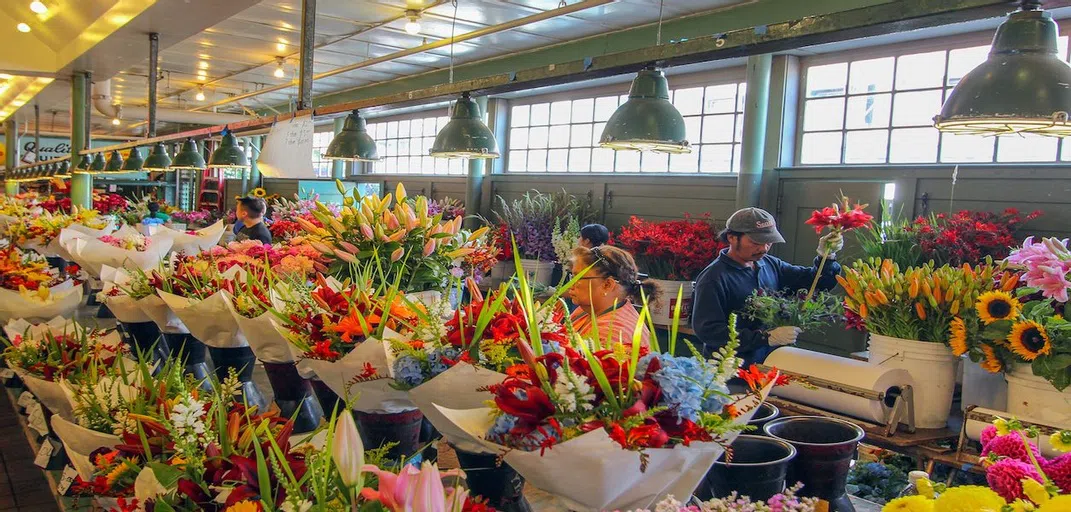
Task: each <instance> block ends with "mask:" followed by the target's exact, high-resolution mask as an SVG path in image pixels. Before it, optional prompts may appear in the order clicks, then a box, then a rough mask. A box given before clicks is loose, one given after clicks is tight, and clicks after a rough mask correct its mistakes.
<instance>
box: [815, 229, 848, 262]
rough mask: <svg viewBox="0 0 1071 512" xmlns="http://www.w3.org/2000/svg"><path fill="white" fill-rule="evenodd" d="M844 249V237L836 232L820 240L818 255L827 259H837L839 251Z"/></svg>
mask: <svg viewBox="0 0 1071 512" xmlns="http://www.w3.org/2000/svg"><path fill="white" fill-rule="evenodd" d="M843 248H844V237H843V236H841V234H840V233H838V232H836V231H831V232H829V233H827V234H826V235H825V236H823V237H822V238H819V239H818V255H819V256H825V257H827V258H835V257H836V256H837V251H840V250H841V249H843Z"/></svg>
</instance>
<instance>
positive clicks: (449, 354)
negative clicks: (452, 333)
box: [428, 347, 461, 377]
mask: <svg viewBox="0 0 1071 512" xmlns="http://www.w3.org/2000/svg"><path fill="white" fill-rule="evenodd" d="M460 354H461V350H460V349H457V348H454V347H446V348H437V349H435V350H432V351H431V352H429V353H428V365H429V369H430V370H431V376H432V377H434V376H436V375H438V374H440V373H442V372H445V371H446V370H449V369H450V366H449V365H448V364H446V362H444V361H443V359H450V360H452V361H456V360H457V358H458V356H459V355H460Z"/></svg>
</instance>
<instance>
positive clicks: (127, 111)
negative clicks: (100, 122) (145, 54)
mask: <svg viewBox="0 0 1071 512" xmlns="http://www.w3.org/2000/svg"><path fill="white" fill-rule="evenodd" d="M93 108H95V109H96V110H97V112H99V113H100V114H101V115H102V116H105V117H107V118H109V119H115V118H122V117H126V118H130V119H147V118H148V117H149V109H148V108H146V107H133V106H120V105H118V104H115V103H112V84H111V80H104V81H101V82H97V83H95V84H93ZM250 119H253V118H252V117H249V116H244V115H241V114H222V113H216V112H194V111H192V110H180V109H168V108H163V109H161V108H158V109H156V120H157V121H162V122H165V123H183V124H207V125H217V124H229V123H240V122H242V121H249V120H250Z"/></svg>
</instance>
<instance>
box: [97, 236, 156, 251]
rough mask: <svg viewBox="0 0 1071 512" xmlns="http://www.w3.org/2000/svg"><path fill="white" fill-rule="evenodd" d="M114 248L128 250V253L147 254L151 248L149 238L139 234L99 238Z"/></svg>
mask: <svg viewBox="0 0 1071 512" xmlns="http://www.w3.org/2000/svg"><path fill="white" fill-rule="evenodd" d="M97 240H100V241H101V242H104V243H106V244H108V245H110V246H112V247H118V248H120V249H126V250H128V251H138V252H145V250H146V249H148V248H149V243H150V240H149V237H147V236H143V235H141V234H139V233H127V234H126V235H125V236H112V235H104V236H102V237H99V238H97Z"/></svg>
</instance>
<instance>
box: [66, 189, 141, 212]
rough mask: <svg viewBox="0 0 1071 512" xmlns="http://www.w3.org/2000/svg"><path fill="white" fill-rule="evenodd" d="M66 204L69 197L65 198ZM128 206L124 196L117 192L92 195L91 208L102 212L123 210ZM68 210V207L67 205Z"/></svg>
mask: <svg viewBox="0 0 1071 512" xmlns="http://www.w3.org/2000/svg"><path fill="white" fill-rule="evenodd" d="M67 202H68V205H69V204H70V199H69V198H68V199H67ZM127 206H128V202H127V200H126V198H124V197H123V196H121V195H119V194H99V195H97V194H94V195H93V209H94V210H97V211H98V212H100V213H102V214H105V215H107V214H111V213H115V212H118V211H121V210H125V209H126V208H127ZM68 211H69V207H68Z"/></svg>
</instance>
